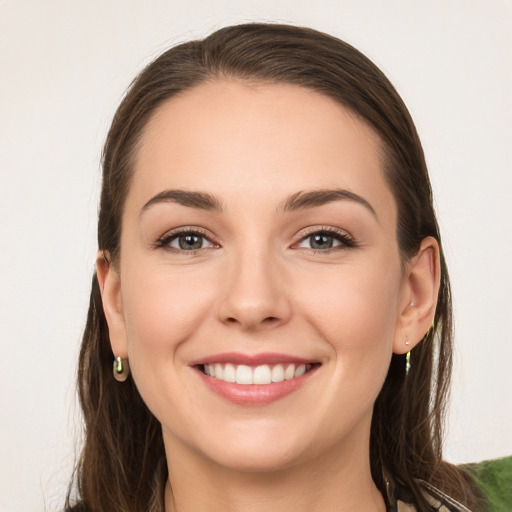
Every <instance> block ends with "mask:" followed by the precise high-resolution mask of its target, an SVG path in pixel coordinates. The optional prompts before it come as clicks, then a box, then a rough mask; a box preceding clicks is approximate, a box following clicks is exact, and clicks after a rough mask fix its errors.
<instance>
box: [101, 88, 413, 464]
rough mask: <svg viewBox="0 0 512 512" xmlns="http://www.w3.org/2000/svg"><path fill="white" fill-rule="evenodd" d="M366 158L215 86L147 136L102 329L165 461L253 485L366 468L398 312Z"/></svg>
mask: <svg viewBox="0 0 512 512" xmlns="http://www.w3.org/2000/svg"><path fill="white" fill-rule="evenodd" d="M379 155H380V147H379V139H378V137H377V136H376V134H375V133H374V132H373V131H372V130H371V129H370V128H368V127H367V126H366V125H365V124H364V123H363V122H361V121H360V120H359V119H358V118H357V117H356V116H355V115H353V114H351V113H350V112H348V111H347V110H346V109H344V108H343V107H341V106H340V105H339V104H337V103H336V102H334V101H333V100H331V99H329V98H327V97H324V96H322V95H320V94H318V93H316V92H313V91H310V90H307V89H303V88H299V87H297V86H292V85H283V84H281V85H246V84H243V83H239V82H231V81H213V82H210V83H207V84H204V85H201V86H198V87H197V88H195V89H193V90H191V91H188V92H186V93H185V94H183V95H181V96H179V97H176V98H174V99H172V100H170V101H168V102H167V103H165V104H164V105H163V106H162V107H160V108H159V109H158V111H157V112H156V115H155V116H154V117H153V118H152V119H151V120H150V122H149V124H148V125H147V127H146V130H145V132H144V133H143V136H142V141H141V144H140V147H139V149H138V153H137V157H136V161H135V167H134V176H133V181H132V183H131V186H130V190H129V194H128V196H127V198H126V204H125V210H124V214H123V225H122V236H121V257H120V265H119V269H118V271H119V274H117V273H116V271H115V270H112V271H111V272H110V277H109V278H108V279H107V289H108V290H109V292H108V293H107V294H106V295H107V300H108V295H109V294H110V296H111V297H114V300H113V301H112V304H113V306H111V307H110V309H111V310H112V311H111V312H110V313H109V312H108V311H107V313H108V314H107V316H108V317H109V327H110V333H111V340H112V345H113V350H114V354H115V355H121V356H124V357H128V358H129V360H130V365H131V370H132V374H133V378H134V379H135V382H136V384H137V387H138V389H139V391H140V393H141V395H142V397H143V399H144V401H145V402H146V404H147V405H148V407H149V408H150V410H151V411H152V412H153V413H154V415H155V416H156V417H157V419H158V420H159V421H160V422H161V424H162V427H163V434H164V440H165V443H166V449H167V451H168V455H169V452H170V453H171V455H172V453H194V454H195V456H199V457H200V458H204V459H205V460H206V459H208V460H210V461H214V462H216V463H218V464H221V465H223V466H225V467H229V468H235V469H246V470H250V469H258V470H264V469H268V468H274V469H276V468H285V467H289V466H291V465H293V464H297V463H299V462H301V461H302V462H305V461H311V460H313V459H314V458H316V457H320V456H323V455H325V456H335V457H340V456H345V457H349V458H350V457H357V456H359V457H360V456H361V454H362V453H364V451H365V450H366V451H367V446H368V437H369V429H370V420H371V416H372V407H373V403H374V401H375V399H376V397H377V395H378V393H379V391H380V389H381V386H382V384H383V382H384V379H385V376H386V373H387V370H388V366H389V362H390V358H391V354H392V352H393V350H394V349H395V350H396V347H397V346H398V345H399V344H403V343H404V341H405V339H406V336H407V333H405V332H404V330H403V328H402V325H401V321H400V315H401V312H402V311H403V310H404V309H405V308H406V307H407V303H408V301H409V300H410V293H409V287H408V284H407V283H408V282H407V279H406V278H405V277H404V276H405V273H404V271H403V267H402V263H401V259H400V255H399V252H398V245H397V239H396V223H397V211H396V205H395V201H394V198H393V195H392V193H391V191H390V189H389V187H388V184H387V182H386V180H385V178H384V174H383V170H382V165H381V160H380V158H379ZM104 299H105V297H104ZM107 309H108V306H107ZM116 315H117V316H116ZM205 371H206V372H207V373H210V371H211V372H212V373H214V376H211V375H206V374H205ZM304 371H305V373H304V374H303V375H301V374H302V373H303V372H304ZM283 379H284V380H283ZM233 380H235V382H233ZM272 380H274V381H275V382H272ZM254 382H256V383H254ZM361 450H362V451H361Z"/></svg>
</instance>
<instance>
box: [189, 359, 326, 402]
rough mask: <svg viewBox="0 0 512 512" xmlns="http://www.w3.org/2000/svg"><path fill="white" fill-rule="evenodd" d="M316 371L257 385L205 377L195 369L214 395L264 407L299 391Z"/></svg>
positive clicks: (231, 400)
mask: <svg viewBox="0 0 512 512" xmlns="http://www.w3.org/2000/svg"><path fill="white" fill-rule="evenodd" d="M317 370H318V366H315V367H313V368H312V369H311V370H309V371H308V372H307V373H305V374H304V375H302V376H300V377H295V378H293V379H290V380H283V381H282V382H272V383H271V384H262V385H259V384H237V383H236V382H225V381H223V380H221V379H215V378H214V377H210V376H208V375H205V374H204V373H203V372H202V371H201V370H200V369H199V368H196V371H197V373H198V374H199V376H200V378H201V379H202V380H203V382H204V383H205V384H206V385H207V386H208V387H209V388H210V389H211V390H212V391H213V392H214V393H217V395H219V396H221V397H223V398H225V399H227V400H229V401H230V402H232V403H234V404H237V405H266V404H270V403H272V402H275V401H277V400H280V399H281V398H284V397H285V396H288V395H290V394H291V393H293V392H294V391H297V390H299V389H300V388H301V387H302V386H303V385H304V384H305V383H306V382H307V381H308V380H309V379H310V378H311V377H312V376H313V374H314V373H316V371H317Z"/></svg>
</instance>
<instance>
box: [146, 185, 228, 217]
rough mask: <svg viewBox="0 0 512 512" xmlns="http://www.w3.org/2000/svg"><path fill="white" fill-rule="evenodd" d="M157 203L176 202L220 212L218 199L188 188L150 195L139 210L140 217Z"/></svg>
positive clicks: (220, 206) (220, 207)
mask: <svg viewBox="0 0 512 512" xmlns="http://www.w3.org/2000/svg"><path fill="white" fill-rule="evenodd" d="M158 203H177V204H181V205H183V206H188V207H189V208H196V209H198V210H205V211H214V212H221V211H222V205H221V203H220V201H219V200H218V199H217V198H216V197H214V196H212V195H211V194H206V193H205V192H193V191H190V190H164V191H163V192H160V193H159V194H157V195H156V196H154V197H152V198H151V199H150V200H149V201H148V202H147V203H146V204H145V205H144V206H143V207H142V208H141V210H140V213H139V217H141V216H142V215H143V214H144V213H145V212H146V211H147V210H149V208H151V207H152V206H154V205H155V204H158Z"/></svg>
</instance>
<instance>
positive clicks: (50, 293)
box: [0, 0, 512, 512]
mask: <svg viewBox="0 0 512 512" xmlns="http://www.w3.org/2000/svg"><path fill="white" fill-rule="evenodd" d="M267 20H270V21H283V22H290V23H294V24H301V25H308V26H311V27H314V28H317V29H320V30H323V31H326V32H329V33H331V34H333V35H336V36H338V37H341V38H342V39H345V40H347V41H349V42H351V43H352V44H354V45H355V46H356V47H358V48H359V49H361V50H362V51H363V52H365V53H366V54H367V55H368V56H369V57H370V58H372V59H373V60H374V61H375V62H376V63H377V64H378V65H379V66H381V68H382V69H383V70H384V71H385V72H386V73H387V74H388V76H389V77H390V78H391V80H392V81H393V83H394V84H395V85H396V87H397V89H398V90H399V92H400V93H401V94H402V95H403V97H404V100H405V102H406V103H407V105H408V106H409V108H410V110H411V113H412V115H413V117H414V119H415V121H416V123H417V127H418V130H419V132H420V135H421V137H422V140H423V143H424V147H425V151H426V154H427V161H428V163H429V165H430V171H431V175H432V181H433V185H434V192H435V196H436V203H437V207H438V213H439V216H440V221H441V226H442V230H443V232H444V238H445V251H446V257H447V259H448V262H449V265H450V269H451V275H452V280H453V288H454V296H455V298H454V302H455V314H456V328H457V332H456V342H457V359H456V367H455V382H454V392H453V400H452V407H451V410H450V415H449V424H450V431H449V433H448V436H447V439H446V456H447V457H448V459H450V460H452V461H455V462H463V461H476V460H481V459H485V458H491V457H498V456H501V455H506V454H511V453H512V436H511V435H510V433H511V432H512V400H510V395H511V391H512V371H511V364H512V334H511V327H512V320H511V318H512V201H511V199H510V196H511V191H512V165H511V164H512V94H511V91H512V33H511V31H510V27H511V26H512V2H511V1H510V0H460V1H455V0H345V1H344V0H336V1H329V0H320V1H316V2H312V1H302V0H281V1H279V0H260V1H256V0H254V1H244V0H241V1H228V0H216V1H208V0H188V1H186V2H185V1H164V0H156V1H142V0H89V1H85V0H83V1H82V0H3V1H2V0H0V64H1V68H0V116H1V117H0V119H1V122H0V244H1V245H0V248H1V250H0V414H1V421H0V510H1V511H2V512H33V511H36V510H43V509H45V508H46V510H48V511H56V510H59V505H61V504H62V499H63V496H64V493H65V487H66V485H67V482H68V480H69V474H70V470H71V464H72V460H73V455H74V446H75V445H76V442H75V440H76V438H75V434H76V432H77V431H79V428H80V418H79V414H78V412H77V409H76V404H75V395H74V373H75V360H76V356H77V351H78V346H79V340H80V336H81V332H82V329H83V326H84V322H85V314H86V308H87V302H88V293H89V282H90V277H91V274H92V271H93V263H94V257H95V250H96V246H95V223H96V204H97V198H98V191H99V182H100V179H99V157H100V151H101V145H102V142H103V139H104V136H105V133H106V130H107V127H108V124H109V122H110V118H111V116H112V114H113V112H114V109H115V108H116V106H117V104H118V102H119V100H120V98H121V96H122V94H123V91H124V90H125V88H126V86H127V85H128V84H129V82H130V81H131V79H132V78H133V77H134V75H135V73H136V72H137V71H138V70H140V69H141V67H142V66H143V65H144V64H145V63H147V62H148V61H149V60H150V59H152V58H153V57H155V56H156V55H157V54H158V53H160V52H161V51H162V50H163V49H165V48H167V47H168V46H169V45H170V44H173V43H176V42H179V41H182V40H186V39H190V38H192V37H198V36H202V35H206V34H207V33H208V32H210V31H211V30H213V29H215V28H219V27H221V26H223V25H226V24H230V23H235V22H240V21H267Z"/></svg>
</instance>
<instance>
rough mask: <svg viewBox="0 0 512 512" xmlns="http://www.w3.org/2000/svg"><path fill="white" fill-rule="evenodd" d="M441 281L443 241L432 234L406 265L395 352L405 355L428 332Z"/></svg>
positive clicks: (434, 311)
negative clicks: (441, 244)
mask: <svg viewBox="0 0 512 512" xmlns="http://www.w3.org/2000/svg"><path fill="white" fill-rule="evenodd" d="M440 280H441V261H440V252H439V244H438V243H437V240H436V239H435V238H433V237H431V236H429V237H427V238H425V239H424V240H423V241H422V242H421V244H420V248H419V250H418V252H417V253H416V254H415V255H414V256H413V257H412V258H411V260H410V261H409V262H408V263H407V266H406V270H405V276H404V281H403V285H402V294H401V303H400V310H399V318H398V324H397V329H396V333H395V341H394V344H393V352H394V353H395V354H405V353H406V352H408V351H409V350H411V349H412V348H414V347H415V346H416V345H417V344H418V343H419V342H420V341H421V340H422V339H423V337H424V336H425V334H426V333H427V331H428V329H429V327H430V326H431V324H432V322H433V320H434V315H435V313H436V305H437V296H438V294H439V286H440Z"/></svg>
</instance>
